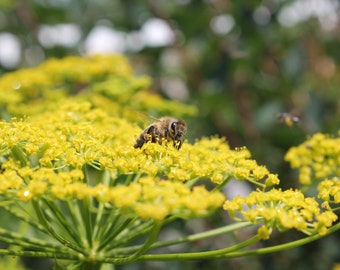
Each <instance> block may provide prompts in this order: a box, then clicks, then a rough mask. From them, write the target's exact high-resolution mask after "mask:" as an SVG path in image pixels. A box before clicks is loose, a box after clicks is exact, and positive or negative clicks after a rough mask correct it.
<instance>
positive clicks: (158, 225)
mask: <svg viewBox="0 0 340 270" xmlns="http://www.w3.org/2000/svg"><path fill="white" fill-rule="evenodd" d="M161 227H162V222H155V224H154V226H153V228H152V230H151V232H150V235H149V238H148V239H147V240H146V241H145V243H144V244H143V245H142V246H141V247H140V248H139V249H138V250H137V251H136V252H135V253H134V254H132V255H130V256H122V257H119V258H118V257H117V258H103V260H102V261H103V262H105V263H113V264H124V263H130V262H133V261H136V260H138V258H139V257H140V256H141V255H142V254H144V253H145V252H146V251H147V250H149V248H150V246H151V245H152V243H154V242H155V240H156V239H157V237H158V234H159V231H160V229H161Z"/></svg>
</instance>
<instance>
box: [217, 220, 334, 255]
mask: <svg viewBox="0 0 340 270" xmlns="http://www.w3.org/2000/svg"><path fill="white" fill-rule="evenodd" d="M339 229H340V223H338V224H336V225H334V226H333V227H331V228H329V229H328V230H327V233H326V234H325V235H320V234H314V235H312V236H308V237H305V238H303V239H299V240H296V241H293V242H289V243H285V244H281V245H276V246H272V247H265V248H259V249H256V250H247V251H242V252H232V253H229V254H225V255H223V256H220V257H218V258H235V257H243V256H253V255H262V254H268V253H274V252H278V251H283V250H287V249H291V248H295V247H299V246H302V245H306V244H308V243H311V242H313V241H316V240H319V239H320V238H323V237H325V236H326V235H329V234H332V233H334V232H336V231H337V230H339Z"/></svg>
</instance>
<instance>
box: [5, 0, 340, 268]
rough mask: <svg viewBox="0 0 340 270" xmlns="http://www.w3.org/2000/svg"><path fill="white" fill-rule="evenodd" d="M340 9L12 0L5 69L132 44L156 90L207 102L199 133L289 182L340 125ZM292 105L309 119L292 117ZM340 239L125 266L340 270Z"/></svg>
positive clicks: (268, 2)
mask: <svg viewBox="0 0 340 270" xmlns="http://www.w3.org/2000/svg"><path fill="white" fill-rule="evenodd" d="M339 11H340V2H339V1H337V0H295V1H289V0H263V1H255V0H254V1H249V0H234V1H226V0H205V1H204V0H202V1H198V0H173V1H166V0H153V1H152V0H150V1H137V0H120V1H113V0H96V1H95V0H92V1H91V0H76V1H71V0H17V1H15V0H0V75H1V74H4V73H6V72H10V71H12V70H16V69H19V68H22V67H31V66H36V65H38V64H39V63H41V62H43V61H44V60H45V59H47V58H50V57H63V56H66V55H74V54H76V55H87V54H94V53H122V54H124V55H126V56H127V57H128V58H129V59H130V62H131V64H132V66H133V68H134V70H135V73H136V75H149V76H151V77H152V80H153V87H152V89H150V91H154V92H158V93H159V94H161V95H162V96H164V97H165V98H168V99H174V100H179V101H181V102H183V103H187V104H194V105H196V106H197V107H198V109H199V113H198V115H197V116H196V117H195V118H191V119H185V120H186V121H187V122H188V126H189V134H188V140H189V141H191V142H193V141H194V140H195V139H196V138H200V137H201V136H210V135H214V134H218V135H220V136H225V137H226V138H227V140H228V142H229V143H230V145H231V147H238V146H247V147H248V148H249V149H250V151H251V152H252V154H253V157H254V158H255V159H256V160H257V161H258V162H259V163H260V164H264V165H266V166H267V167H268V168H269V169H270V170H271V172H273V173H278V174H279V176H280V179H281V181H282V184H281V186H282V187H283V188H289V187H296V186H298V184H297V180H296V179H297V177H296V174H294V173H293V172H292V171H291V170H290V169H289V167H288V164H286V163H285V162H284V161H283V156H284V154H285V152H286V151H287V149H288V148H289V147H291V146H294V145H296V144H299V143H301V142H303V141H304V139H305V138H306V137H308V135H310V134H314V133H316V132H325V133H331V134H336V133H337V132H338V127H339V124H340V99H339V97H340V77H339V74H338V73H339V62H340V50H339V45H340V44H339V39H340V21H339V19H340V18H339ZM282 112H286V113H290V114H291V115H293V116H296V117H299V119H300V122H299V123H298V124H296V125H292V126H288V125H285V124H284V123H280V122H279V121H278V119H277V115H278V114H279V113H282ZM154 116H156V117H158V116H159V115H154ZM221 220H222V219H221V217H220V216H217V217H216V220H212V221H211V222H213V223H214V226H217V225H218V224H219V223H220V222H221ZM175 226H179V227H181V226H182V224H180V223H179V224H175ZM175 226H174V227H175ZM181 230H182V229H181ZM298 236H299V235H295V234H294V233H291V234H288V235H287V234H285V235H284V236H282V235H279V236H278V237H277V238H273V239H272V240H271V241H273V242H281V241H289V239H294V238H296V237H298ZM338 240H339V237H338V236H336V235H333V236H331V237H327V238H325V239H324V240H322V241H319V242H318V243H314V244H310V245H308V246H305V247H303V248H299V249H294V250H291V251H287V252H281V253H279V254H273V255H267V256H263V257H259V258H253V257H252V258H246V259H238V260H223V261H216V262H185V263H167V264H163V263H157V262H156V263H153V264H133V265H130V266H121V267H118V269H164V268H165V266H166V267H167V269H184V268H185V269H209V268H211V267H213V268H214V269H227V268H229V269H236V267H237V268H239V269H249V268H248V267H249V265H250V264H251V265H252V269H270V270H271V269H288V268H291V267H294V268H295V269H309V270H312V269H332V267H333V265H334V263H336V262H337V261H340V254H337V253H338V252H336V250H337V249H339V246H337V245H336V242H337V241H338ZM269 242H270V241H269ZM29 261H30V262H31V261H32V260H31V259H30V260H29ZM37 267H38V266H35V268H32V269H38V268H37ZM46 267H47V266H45V268H41V269H46ZM39 269H40V268H39Z"/></svg>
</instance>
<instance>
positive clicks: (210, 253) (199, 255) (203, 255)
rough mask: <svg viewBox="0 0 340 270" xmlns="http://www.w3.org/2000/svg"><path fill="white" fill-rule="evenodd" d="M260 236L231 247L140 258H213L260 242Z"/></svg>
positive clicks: (165, 259) (155, 259)
mask: <svg viewBox="0 0 340 270" xmlns="http://www.w3.org/2000/svg"><path fill="white" fill-rule="evenodd" d="M259 240H260V238H259V237H258V236H257V235H255V236H253V237H251V238H249V239H248V240H246V241H243V242H241V243H239V244H236V245H234V246H231V247H227V248H222V249H217V250H212V251H200V252H189V253H174V254H146V255H143V256H141V257H140V258H139V261H149V260H152V261H158V260H161V261H169V260H200V259H212V258H218V257H219V256H222V255H224V254H228V253H231V252H234V251H235V250H239V249H242V248H245V247H248V246H250V245H252V244H254V243H256V242H258V241H259Z"/></svg>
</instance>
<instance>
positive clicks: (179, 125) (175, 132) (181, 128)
mask: <svg viewBox="0 0 340 270" xmlns="http://www.w3.org/2000/svg"><path fill="white" fill-rule="evenodd" d="M170 133H171V135H172V137H173V138H174V140H181V139H182V137H183V136H184V135H185V134H186V133H187V126H186V124H185V122H184V121H182V120H178V121H173V122H171V123H170Z"/></svg>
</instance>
